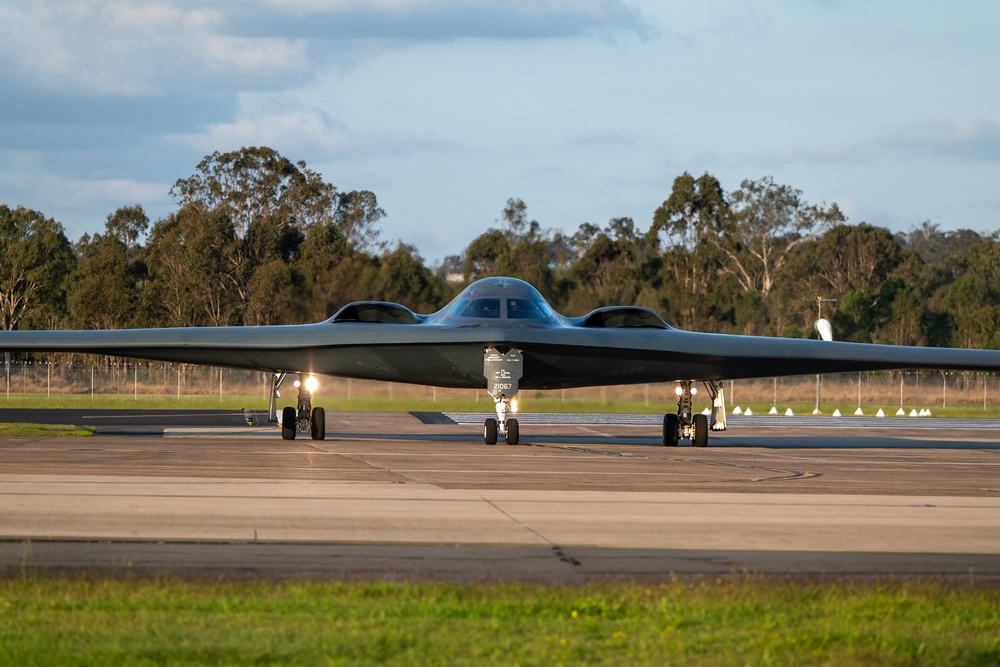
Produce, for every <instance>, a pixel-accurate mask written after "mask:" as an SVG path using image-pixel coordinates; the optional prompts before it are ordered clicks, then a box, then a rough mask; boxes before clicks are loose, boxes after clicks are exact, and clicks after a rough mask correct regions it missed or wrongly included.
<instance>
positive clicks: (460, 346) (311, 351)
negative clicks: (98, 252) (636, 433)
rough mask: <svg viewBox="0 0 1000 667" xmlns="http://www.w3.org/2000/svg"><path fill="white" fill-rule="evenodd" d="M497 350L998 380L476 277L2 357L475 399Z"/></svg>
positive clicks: (630, 362) (581, 364)
mask: <svg viewBox="0 0 1000 667" xmlns="http://www.w3.org/2000/svg"><path fill="white" fill-rule="evenodd" d="M489 350H495V351H499V352H501V353H506V352H507V351H508V350H517V351H518V352H519V354H520V357H519V361H518V363H519V364H521V363H522V361H523V368H522V367H521V366H519V370H518V372H520V373H521V376H520V383H519V388H523V389H560V388H573V387H588V386H602V385H618V384H637V383H653V382H672V381H677V382H680V383H687V385H685V386H689V385H690V383H691V382H693V381H706V382H719V381H721V380H727V379H743V378H754V377H774V376H789V375H804V374H815V373H834V372H850V371H865V370H887V369H896V368H919V369H942V370H946V369H952V370H975V371H997V370H1000V351H995V350H969V349H951V348H922V347H902V346H891V345H870V344H861V343H846V342H834V341H818V340H800V339H780V338H766V337H757V336H739V335H727V334H706V333H695V332H688V331H681V330H678V329H673V328H670V327H669V326H667V325H666V324H665V323H664V322H663V320H662V319H660V318H659V316H657V315H656V314H655V313H653V312H652V311H648V310H645V309H641V308H634V307H619V308H614V307H612V308H603V309H598V310H596V311H594V312H592V313H590V314H588V315H584V316H582V317H577V318H567V317H564V316H562V315H560V314H559V313H557V312H555V311H554V310H553V309H552V308H551V307H550V306H549V305H548V304H547V303H546V302H545V300H544V299H543V298H542V296H541V295H540V294H539V293H538V291H537V290H535V288H534V287H532V286H531V285H529V284H527V283H525V282H523V281H520V280H516V279H511V278H488V279H484V280H480V281H477V282H475V283H473V284H471V285H470V286H468V287H467V288H465V289H464V290H463V291H462V292H461V293H460V294H459V295H458V296H457V297H456V298H455V299H454V300H453V301H452V302H451V303H450V304H449V305H448V306H446V307H445V308H443V309H442V310H441V311H439V312H437V313H433V314H431V315H418V314H415V313H412V312H411V311H409V310H408V309H406V308H405V307H403V306H400V305H398V304H389V303H383V302H363V303H356V304H349V305H348V306H345V307H344V308H343V309H341V311H339V312H338V313H337V314H336V315H334V316H333V317H332V318H330V319H329V320H326V321H325V322H320V323H317V324H302V325H285V326H261V327H254V326H247V327H211V328H209V327H205V328H201V327H196V328H165V329H128V330H115V331H11V332H7V331H3V332H0V351H5V352H68V353H86V354H102V355H111V356H120V357H130V358H137V359H147V360H157V361H168V362H179V363H192V364H206V365H216V366H227V367H234V368H244V369H251V370H260V371H267V372H273V373H282V372H291V373H299V374H321V375H333V376H341V377H352V378H363V379H373V380H383V381H390V382H407V383H413V384H421V385H428V386H442V387H457V388H470V389H481V388H484V387H487V379H486V376H485V374H484V373H485V371H484V351H489ZM515 393H516V388H515ZM494 398H497V397H494ZM511 398H513V397H512V396H508V397H505V399H506V400H509V399H511ZM499 400H500V399H499V398H498V401H499ZM665 428H666V426H665ZM503 431H504V429H503V424H501V425H500V432H501V433H503ZM665 433H666V431H665ZM487 439H489V437H487ZM508 441H509V437H508ZM665 442H666V435H665Z"/></svg>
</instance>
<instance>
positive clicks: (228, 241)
mask: <svg viewBox="0 0 1000 667" xmlns="http://www.w3.org/2000/svg"><path fill="white" fill-rule="evenodd" d="M239 247H240V244H239V238H238V237H237V235H236V233H235V230H234V229H233V224H232V221H231V220H230V218H229V217H228V216H227V215H225V214H224V213H223V212H221V211H218V210H205V209H203V208H201V207H199V206H196V205H191V204H189V205H185V206H182V207H181V208H180V209H179V210H178V211H176V212H174V213H171V214H170V215H168V216H166V217H165V218H162V219H161V220H158V221H157V222H156V223H155V224H154V225H153V227H152V229H151V230H150V233H149V239H148V241H147V243H146V251H147V257H148V266H149V272H150V276H151V278H152V280H153V289H154V290H155V293H156V296H157V301H158V303H159V309H160V312H161V317H162V319H163V323H164V324H167V325H169V326H197V325H212V326H221V325H230V324H242V323H243V322H244V319H245V317H246V314H247V310H246V305H247V301H246V300H245V298H244V297H245V295H246V294H248V293H249V292H248V291H247V285H246V284H245V283H243V282H242V280H241V278H242V277H241V276H240V275H239V274H236V273H234V272H233V271H232V268H233V266H234V265H235V264H236V260H235V259H234V257H235V256H236V255H237V254H238V252H239Z"/></svg>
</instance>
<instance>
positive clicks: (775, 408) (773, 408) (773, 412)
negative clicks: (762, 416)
mask: <svg viewBox="0 0 1000 667" xmlns="http://www.w3.org/2000/svg"><path fill="white" fill-rule="evenodd" d="M767 414H769V415H776V414H778V406H777V405H772V406H771V409H770V410H769V411H768V413H767Z"/></svg>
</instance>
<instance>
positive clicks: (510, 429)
mask: <svg viewBox="0 0 1000 667" xmlns="http://www.w3.org/2000/svg"><path fill="white" fill-rule="evenodd" d="M520 437H521V433H520V428H518V425H517V420H516V419H508V420H507V444H508V445H516V444H517V441H518V440H520Z"/></svg>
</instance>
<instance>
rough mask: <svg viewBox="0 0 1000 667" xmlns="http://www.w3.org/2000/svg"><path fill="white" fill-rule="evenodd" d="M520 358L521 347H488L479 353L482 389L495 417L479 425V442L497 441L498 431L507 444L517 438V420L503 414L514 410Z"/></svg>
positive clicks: (490, 443) (519, 430) (521, 358)
mask: <svg viewBox="0 0 1000 667" xmlns="http://www.w3.org/2000/svg"><path fill="white" fill-rule="evenodd" d="M523 363H524V359H523V357H522V356H521V350H514V349H511V350H507V351H506V352H503V353H501V352H500V351H499V350H497V349H495V348H492V347H488V348H486V351H485V352H484V354H483V375H484V376H485V377H486V391H487V392H489V394H490V396H492V397H493V400H494V401H495V402H496V410H497V417H496V419H493V418H492V417H490V418H489V419H487V420H486V423H485V425H484V426H483V442H485V443H486V444H487V445H495V444H497V437H498V436H500V435H502V436H503V437H504V440H506V441H507V444H508V445H516V444H517V443H518V442H519V441H520V439H521V429H520V427H519V426H518V423H517V420H516V419H514V418H509V419H508V417H507V413H516V412H517V400H516V399H515V398H514V397H515V396H517V385H518V381H519V380H520V379H521V375H522V371H523Z"/></svg>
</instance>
